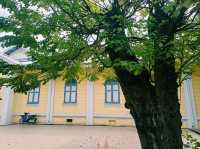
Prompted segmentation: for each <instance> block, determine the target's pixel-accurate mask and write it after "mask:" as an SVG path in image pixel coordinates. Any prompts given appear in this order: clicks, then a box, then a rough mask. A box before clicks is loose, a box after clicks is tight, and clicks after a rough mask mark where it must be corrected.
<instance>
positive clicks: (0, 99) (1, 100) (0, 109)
mask: <svg viewBox="0 0 200 149" xmlns="http://www.w3.org/2000/svg"><path fill="white" fill-rule="evenodd" d="M2 102H3V90H2V88H1V89H0V116H1V111H2Z"/></svg>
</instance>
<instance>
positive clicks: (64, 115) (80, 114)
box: [53, 113, 86, 118]
mask: <svg viewBox="0 0 200 149" xmlns="http://www.w3.org/2000/svg"><path fill="white" fill-rule="evenodd" d="M53 117H76V118H78V117H79V118H82V117H86V115H85V114H83V113H68V114H66V113H54V114H53Z"/></svg>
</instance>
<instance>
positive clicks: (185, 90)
mask: <svg viewBox="0 0 200 149" xmlns="http://www.w3.org/2000/svg"><path fill="white" fill-rule="evenodd" d="M24 53H25V50H23V49H20V50H19V49H18V50H17V49H12V50H10V51H9V50H8V51H6V52H3V53H1V55H0V58H1V59H3V60H5V61H7V62H9V63H17V64H22V63H28V60H27V58H26V57H24ZM195 69H196V70H197V71H196V72H194V73H193V75H192V76H191V78H190V79H188V80H186V81H184V83H183V85H182V87H181V88H179V97H180V106H181V114H182V121H183V127H185V128H186V127H187V128H198V127H200V92H199V91H200V69H199V68H198V67H197V68H195ZM198 69H199V70H198ZM124 104H125V98H124V96H123V93H122V91H121V88H120V85H119V83H118V82H117V81H116V80H104V79H103V78H100V79H98V80H96V81H89V80H82V81H81V82H78V81H77V80H71V81H68V82H66V81H64V80H62V79H60V78H58V79H56V80H50V81H49V82H48V83H47V84H45V85H41V86H39V87H38V88H36V89H34V90H31V91H29V92H28V93H27V94H19V93H14V92H13V90H12V89H11V88H10V87H2V88H1V90H0V125H8V124H17V123H19V120H20V115H22V114H23V113H24V112H29V113H31V114H36V115H37V118H38V124H70V125H71V124H76V125H112V126H134V125H135V124H134V120H133V119H132V117H131V115H130V114H129V110H127V109H125V107H124Z"/></svg>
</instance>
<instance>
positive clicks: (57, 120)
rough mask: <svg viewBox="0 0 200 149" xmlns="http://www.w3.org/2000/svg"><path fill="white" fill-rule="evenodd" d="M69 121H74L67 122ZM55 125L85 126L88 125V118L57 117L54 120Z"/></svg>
mask: <svg viewBox="0 0 200 149" xmlns="http://www.w3.org/2000/svg"><path fill="white" fill-rule="evenodd" d="M67 119H73V121H72V122H67ZM53 121H54V122H53V123H54V124H66V125H85V124H86V118H84V117H80V118H77V117H65V116H60V117H59V116H58V117H57V116H56V117H54V119H53Z"/></svg>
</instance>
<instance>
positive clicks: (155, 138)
mask: <svg viewBox="0 0 200 149" xmlns="http://www.w3.org/2000/svg"><path fill="white" fill-rule="evenodd" d="M115 2H116V3H115V4H114V5H113V9H112V10H113V11H111V12H110V13H108V14H107V18H105V21H106V22H107V24H108V28H107V34H108V35H107V36H108V39H107V40H106V43H107V46H106V48H105V50H106V52H107V53H108V54H109V56H110V58H111V61H112V62H113V63H114V65H113V68H114V70H115V72H116V75H117V76H118V80H119V82H120V85H121V88H122V91H123V93H124V96H125V99H126V104H125V106H126V108H128V109H130V112H131V115H132V116H133V118H134V120H135V124H136V128H137V131H138V135H139V138H140V142H141V146H142V149H182V148H183V146H182V138H181V115H180V111H179V110H180V107H179V102H178V91H177V88H178V85H177V82H176V81H177V80H176V79H177V76H176V72H175V60H174V58H173V56H171V55H169V56H168V54H170V51H169V50H170V49H171V48H172V47H171V46H169V45H168V43H170V41H171V39H173V38H170V40H166V39H165V37H168V35H167V36H165V34H164V36H163V37H164V39H165V41H166V43H163V41H162V40H159V39H160V36H159V35H160V34H159V33H160V32H162V31H163V30H159V29H160V28H158V26H156V25H155V26H153V28H150V30H151V31H150V33H151V32H153V34H152V40H153V41H154V43H155V47H154V48H155V70H154V73H155V85H152V84H151V82H150V80H151V79H150V74H149V72H148V70H146V69H145V68H144V69H143V71H142V73H141V74H139V75H137V76H136V75H134V74H133V72H130V71H129V70H127V69H126V68H124V66H120V64H116V63H117V62H120V61H125V62H135V63H139V62H138V59H137V58H136V56H135V55H131V54H130V53H129V52H130V49H131V48H130V45H129V43H128V40H127V38H126V35H125V29H124V24H123V22H121V20H123V19H118V18H121V17H123V14H121V11H120V9H119V7H118V5H119V4H118V3H117V1H115ZM116 16H119V17H116ZM159 23H160V22H159ZM161 24H162V22H161ZM164 25H165V26H162V29H165V28H166V27H167V26H168V25H166V24H164ZM170 27H171V26H170ZM169 31H170V30H169ZM164 33H168V32H167V31H166V32H164ZM156 34H157V35H156ZM170 36H171V34H170ZM154 37H156V38H154ZM171 37H173V36H171ZM161 39H162V38H161ZM167 39H168V38H167Z"/></svg>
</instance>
